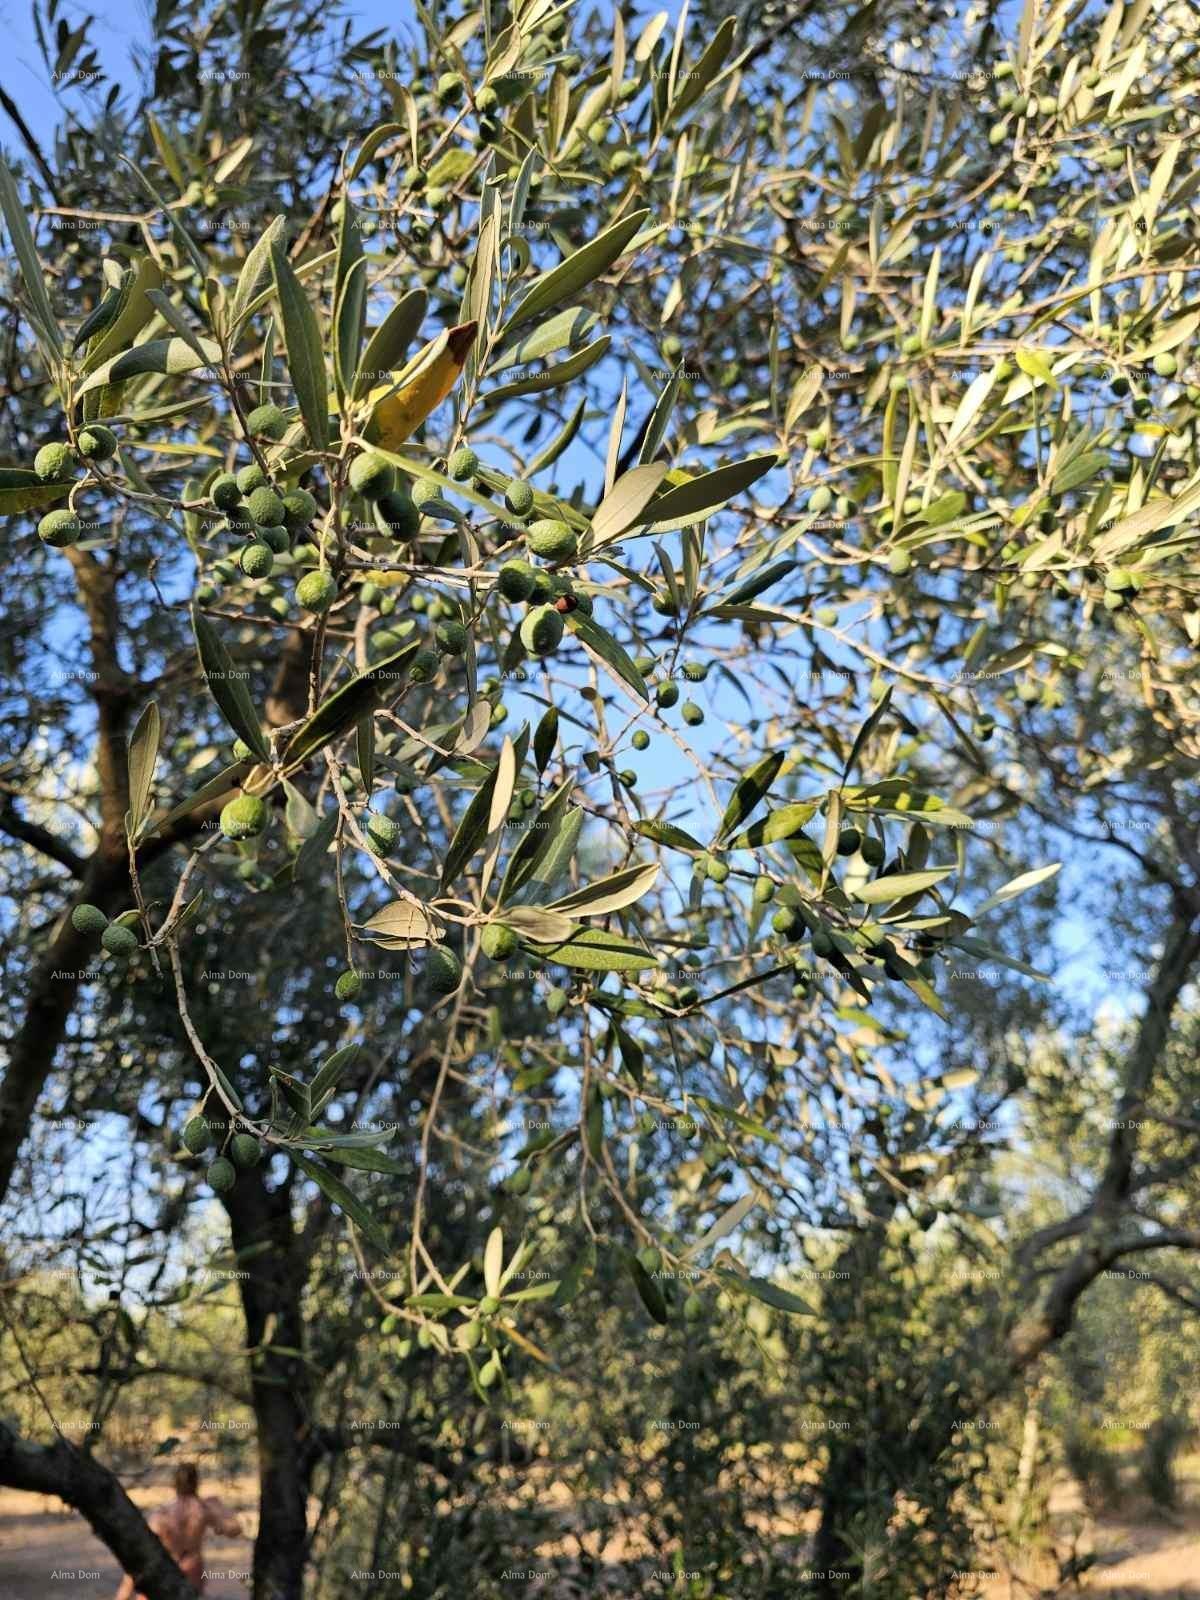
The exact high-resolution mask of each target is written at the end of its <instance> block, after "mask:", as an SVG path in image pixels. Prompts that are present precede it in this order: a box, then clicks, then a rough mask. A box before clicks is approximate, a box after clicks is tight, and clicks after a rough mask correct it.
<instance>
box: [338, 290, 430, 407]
mask: <svg viewBox="0 0 1200 1600" xmlns="http://www.w3.org/2000/svg"><path fill="white" fill-rule="evenodd" d="M428 304H429V296H428V295H427V294H426V293H425V291H424V289H410V290H409V292H408V293H407V294H406V295H403V296H402V297H401V298H400V299H399V300H397V301H396V304H395V305H394V306H393V307H392V309H391V310H390V311H389V312H388V314H387V316H386V317H384V319H383V321H382V322H381V323H380V324H379V326H378V327H377V328H376V329H374V330H373V332H372V333H371V335H370V337H369V338H368V340H367V347H366V349H365V350H364V351H363V356H362V366H361V368H360V369H359V371H358V373H357V374H356V376H355V380H354V390H353V393H354V397H355V398H356V399H357V398H358V396H360V395H363V394H366V392H367V390H368V389H370V387H371V385H372V384H373V383H383V382H385V381H387V379H388V377H389V376H390V374H391V373H392V371H393V370H394V369H397V368H399V367H400V365H401V361H402V359H403V357H404V356H405V355H406V354H407V352H408V347H409V345H410V344H411V343H412V342H413V340H414V339H415V338H416V336H417V329H418V328H419V327H420V326H421V323H422V322H423V321H424V320H425V311H426V308H427V307H428Z"/></svg>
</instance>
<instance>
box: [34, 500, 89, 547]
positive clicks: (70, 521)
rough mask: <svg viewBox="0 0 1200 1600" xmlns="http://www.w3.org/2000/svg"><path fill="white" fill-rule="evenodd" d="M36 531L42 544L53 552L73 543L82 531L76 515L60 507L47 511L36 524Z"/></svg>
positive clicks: (81, 525)
mask: <svg viewBox="0 0 1200 1600" xmlns="http://www.w3.org/2000/svg"><path fill="white" fill-rule="evenodd" d="M37 531H38V538H39V539H40V540H41V541H42V543H43V544H48V545H49V546H50V547H51V549H53V550H65V549H66V547H67V546H68V545H72V544H74V543H75V541H76V540H77V539H78V538H79V536H80V534H81V533H82V532H83V531H84V529H83V524H82V523H81V522H80V520H79V518H78V517H77V516H76V514H75V513H74V512H73V511H68V510H67V509H66V507H65V506H62V507H60V508H59V509H58V510H57V511H47V513H46V515H45V516H44V517H43V518H42V519H41V521H40V522H39V523H38V530H37Z"/></svg>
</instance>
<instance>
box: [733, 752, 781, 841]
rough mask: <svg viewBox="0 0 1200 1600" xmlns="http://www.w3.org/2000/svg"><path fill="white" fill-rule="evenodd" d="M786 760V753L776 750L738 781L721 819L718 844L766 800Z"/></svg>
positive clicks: (755, 764)
mask: <svg viewBox="0 0 1200 1600" xmlns="http://www.w3.org/2000/svg"><path fill="white" fill-rule="evenodd" d="M786 759H787V753H786V751H783V750H776V751H774V752H773V753H772V754H771V755H769V756H763V758H762V760H761V761H756V762H755V763H754V765H753V766H752V767H751V768H750V771H749V772H747V773H746V774H745V776H744V777H741V778H739V779H738V781H737V783H736V784H735V785H734V790H733V793H732V794H731V795H730V797H729V804H728V805H727V806H726V807H725V814H724V816H723V817H722V818H721V826H720V827H719V828H718V829H717V838H716V842H717V843H720V841H721V840H722V839H724V838H726V837H727V835H729V834H730V833H732V832H733V830H734V828H736V827H737V826H738V824H739V823H740V822H744V821H745V820H746V818H747V817H748V816H749V815H750V813H751V812H752V811H753V810H754V808H755V807H756V806H757V805H758V804H759V803H760V801H762V800H763V799H765V798H766V794H767V791H768V789H770V787H771V785H772V784H773V783H774V782H775V779H776V778H777V777H778V776H779V769H780V768H781V767H782V766H783V763H784V761H785V760H786Z"/></svg>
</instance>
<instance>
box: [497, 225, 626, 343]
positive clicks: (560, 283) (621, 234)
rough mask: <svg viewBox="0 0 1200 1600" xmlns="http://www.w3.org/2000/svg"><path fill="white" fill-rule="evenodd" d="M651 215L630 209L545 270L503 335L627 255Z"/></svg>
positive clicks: (554, 303) (562, 298) (538, 314)
mask: <svg viewBox="0 0 1200 1600" xmlns="http://www.w3.org/2000/svg"><path fill="white" fill-rule="evenodd" d="M649 215H650V213H649V211H648V210H646V211H634V212H631V213H630V215H629V216H627V217H623V218H622V219H621V221H620V222H615V223H614V224H613V225H612V227H611V228H606V229H605V230H604V232H603V233H601V234H598V235H597V236H596V238H594V239H593V240H592V241H591V242H590V243H589V244H585V245H584V246H583V248H582V249H581V250H576V252H575V254H574V255H572V256H568V257H567V259H566V260H565V261H560V262H559V264H558V266H556V267H553V268H551V270H550V271H549V272H545V273H543V274H542V276H541V277H540V278H537V279H536V280H535V281H534V283H533V284H532V285H531V286H530V287H529V289H528V290H527V291H526V293H525V295H524V297H523V299H522V300H521V302H520V304H519V305H518V306H517V308H516V310H515V311H514V312H513V313H512V315H511V316H510V317H509V319H508V321H507V322H506V323H505V325H504V328H503V330H502V335H501V337H502V338H503V336H504V335H506V334H509V333H511V332H512V331H513V329H514V328H517V327H519V326H520V325H521V323H523V322H528V321H529V319H530V318H531V317H536V316H540V315H541V313H542V312H543V311H549V309H550V308H551V306H554V305H557V304H558V302H559V301H560V300H565V299H566V298H567V296H568V295H572V294H577V293H578V292H579V290H580V289H582V288H584V287H585V286H586V285H587V284H589V283H591V282H592V280H593V279H594V278H598V277H599V276H600V274H601V273H602V272H605V271H607V269H608V268H609V267H611V266H612V264H613V262H614V261H615V260H616V259H617V257H618V256H620V255H622V254H624V252H625V250H626V248H627V247H628V245H629V243H630V241H631V240H632V239H633V237H634V235H635V234H636V233H637V232H638V230H639V229H640V228H641V226H642V223H643V222H645V220H646V218H647V217H648V216H649Z"/></svg>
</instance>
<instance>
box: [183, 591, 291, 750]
mask: <svg viewBox="0 0 1200 1600" xmlns="http://www.w3.org/2000/svg"><path fill="white" fill-rule="evenodd" d="M192 631H193V633H194V634H195V636H196V649H197V652H198V653H199V656H200V670H201V671H202V672H203V674H204V681H205V683H207V685H208V689H209V693H210V694H211V695H212V697H213V699H214V700H215V701H216V702H217V705H218V706H219V708H220V710H221V714H222V716H223V717H224V718H225V720H226V722H227V723H228V724H229V726H230V727H231V728H232V729H233V731H234V733H236V734H237V735H238V737H239V738H241V739H243V740H244V741H245V742H246V743H247V744H248V745H249V746H250V748H251V750H253V751H254V753H255V755H256V756H258V758H259V759H260V760H261V761H269V760H270V759H271V752H270V750H269V749H268V748H267V741H266V740H265V739H264V738H263V734H262V728H261V726H260V724H259V719H258V713H257V712H256V711H255V709H254V702H253V700H251V698H250V691H249V689H247V687H246V684H245V679H246V677H247V676H248V674H246V673H241V672H238V671H237V670H236V669H235V668H234V665H233V659H232V657H231V656H230V654H229V652H228V650H226V648H225V646H224V644H223V643H222V642H221V636H220V634H219V633H218V632H217V630H216V629H215V628H214V627H213V625H212V623H211V622H209V620H208V618H207V617H206V616H205V615H204V613H203V612H201V611H198V610H196V608H195V607H193V609H192Z"/></svg>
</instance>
